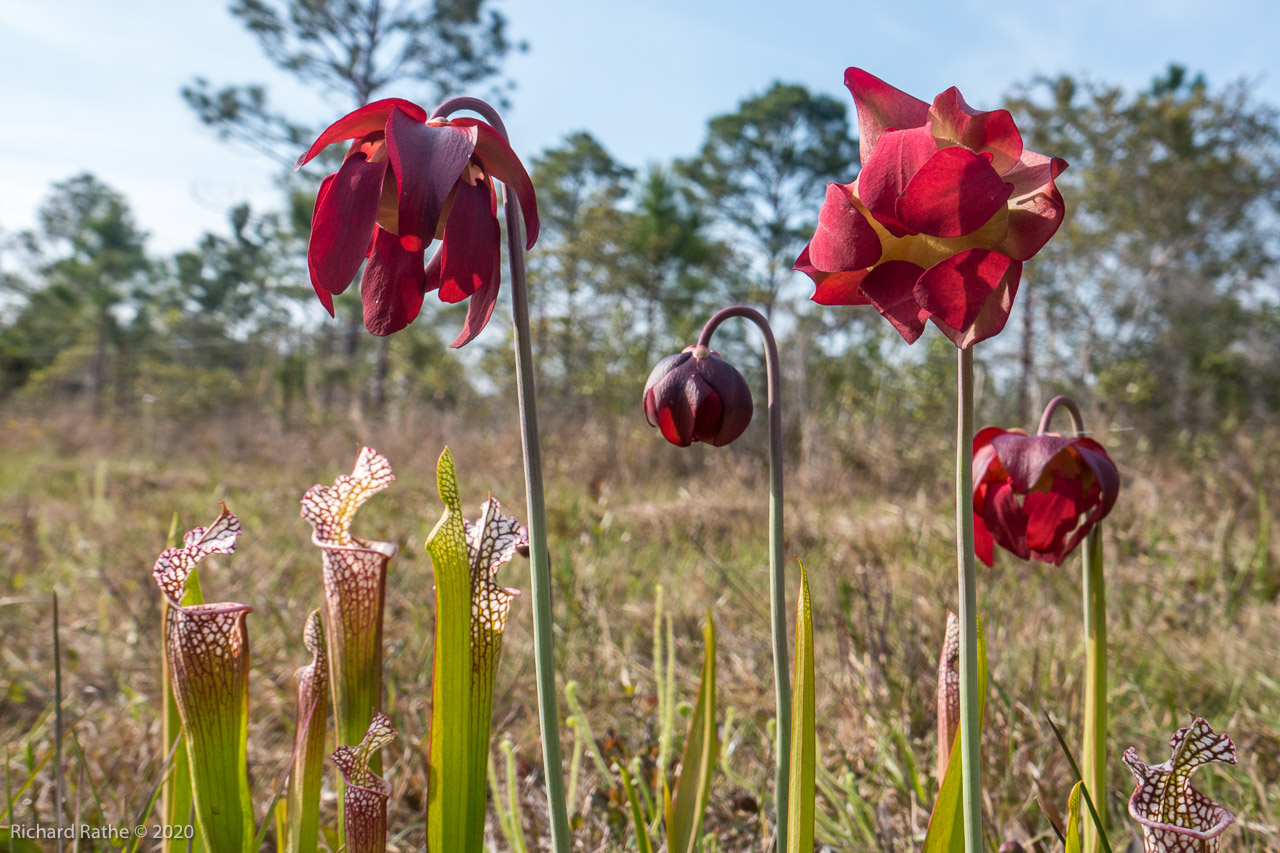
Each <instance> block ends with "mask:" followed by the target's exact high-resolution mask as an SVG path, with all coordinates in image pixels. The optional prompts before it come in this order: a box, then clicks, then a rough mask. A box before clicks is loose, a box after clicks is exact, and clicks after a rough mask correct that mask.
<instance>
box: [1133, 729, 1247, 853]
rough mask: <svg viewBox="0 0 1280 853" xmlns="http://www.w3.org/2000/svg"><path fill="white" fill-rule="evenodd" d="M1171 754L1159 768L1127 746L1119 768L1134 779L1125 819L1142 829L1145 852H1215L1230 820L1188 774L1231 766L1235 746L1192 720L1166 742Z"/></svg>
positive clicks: (1220, 734) (1231, 818)
mask: <svg viewBox="0 0 1280 853" xmlns="http://www.w3.org/2000/svg"><path fill="white" fill-rule="evenodd" d="M1169 748H1170V749H1171V750H1172V751H1173V754H1172V755H1171V756H1170V757H1169V760H1168V761H1166V762H1164V763H1163V764H1144V763H1143V762H1142V761H1140V760H1138V754H1137V751H1136V750H1135V749H1134V748H1133V747H1129V748H1128V749H1126V750H1125V752H1124V756H1123V758H1124V763H1125V764H1127V765H1129V769H1130V770H1131V771H1133V775H1134V776H1135V777H1137V779H1138V787H1136V788H1135V789H1134V791H1133V796H1131V797H1130V798H1129V816H1130V817H1132V818H1133V819H1134V820H1135V821H1137V822H1138V824H1139V825H1140V826H1141V827H1142V846H1143V850H1144V851H1145V853H1217V850H1218V846H1219V844H1220V843H1221V838H1220V836H1221V835H1222V833H1223V831H1224V830H1226V828H1227V827H1228V826H1230V825H1231V822H1232V821H1234V820H1235V816H1234V815H1232V814H1231V812H1229V811H1228V810H1227V809H1226V808H1225V807H1224V806H1222V805H1220V804H1218V803H1215V802H1214V801H1213V800H1211V799H1209V798H1208V797H1206V796H1205V795H1204V794H1202V793H1200V792H1199V791H1197V790H1196V789H1195V788H1193V787H1191V774H1192V773H1194V772H1195V771H1196V768H1198V767H1202V766H1204V765H1205V764H1211V763H1214V762H1219V763H1222V764H1235V763H1236V745H1235V744H1234V743H1233V742H1232V741H1231V738H1230V737H1228V736H1227V734H1226V733H1225V732H1215V731H1214V730H1213V728H1212V727H1210V725H1209V723H1208V722H1207V721H1206V720H1204V719H1202V718H1200V717H1196V718H1195V719H1194V720H1193V721H1192V723H1191V725H1190V726H1187V727H1186V728H1181V729H1178V731H1176V732H1174V735H1173V737H1172V738H1170V739H1169Z"/></svg>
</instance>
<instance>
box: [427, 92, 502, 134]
mask: <svg viewBox="0 0 1280 853" xmlns="http://www.w3.org/2000/svg"><path fill="white" fill-rule="evenodd" d="M460 110H469V111H471V112H473V113H475V114H476V115H478V116H480V117H481V118H483V119H484V120H485V121H487V122H488V123H489V124H491V125H492V126H493V129H494V130H496V131H498V133H500V134H502V138H503V139H506V140H510V139H511V137H510V136H508V135H507V126H506V125H505V124H503V123H502V116H500V115H498V111H497V110H496V109H494V108H493V106H492V105H491V104H490V103H489V102H488V101H482V100H480V99H479V98H472V97H467V96H465V95H464V96H460V97H457V98H449V99H448V100H446V101H444V102H443V103H442V104H440V106H438V107H436V108H435V109H434V110H433V111H432V112H431V116H430V117H429V118H428V119H427V121H436V120H439V119H446V120H447V119H448V118H449V116H451V115H452V114H454V113H456V112H459V111H460Z"/></svg>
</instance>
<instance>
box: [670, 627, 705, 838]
mask: <svg viewBox="0 0 1280 853" xmlns="http://www.w3.org/2000/svg"><path fill="white" fill-rule="evenodd" d="M702 640H703V660H702V681H701V683H700V684H699V685H698V703H697V705H695V706H694V709H693V715H692V716H691V717H690V718H689V733H688V735H686V737H685V741H684V753H683V755H682V758H681V761H680V778H679V779H678V780H677V781H676V792H675V800H674V802H673V804H672V808H671V810H670V823H669V824H668V827H667V832H668V837H667V844H668V848H669V850H670V851H671V853H694V850H695V849H696V848H697V847H698V842H699V841H700V840H701V836H702V817H703V813H704V812H705V811H706V808H707V797H708V796H709V795H710V792H711V773H712V770H713V769H714V766H715V756H716V752H717V749H716V626H715V622H714V621H712V619H711V613H710V611H708V612H707V623H706V625H704V626H703V628H702Z"/></svg>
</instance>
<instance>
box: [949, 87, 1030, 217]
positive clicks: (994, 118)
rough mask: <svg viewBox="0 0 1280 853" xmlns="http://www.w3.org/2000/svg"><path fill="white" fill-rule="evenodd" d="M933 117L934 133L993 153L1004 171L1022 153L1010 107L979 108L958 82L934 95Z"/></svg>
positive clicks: (953, 141) (1009, 167) (970, 147)
mask: <svg viewBox="0 0 1280 853" xmlns="http://www.w3.org/2000/svg"><path fill="white" fill-rule="evenodd" d="M929 121H930V122H931V123H932V124H933V134H934V136H936V137H937V138H938V139H939V140H940V141H945V142H952V143H958V144H960V145H963V146H964V147H965V148H968V149H969V150H970V151H977V152H979V153H984V154H990V155H991V156H992V161H991V165H993V166H995V168H996V171H997V172H999V173H1000V174H1001V175H1003V174H1004V173H1005V172H1007V171H1009V170H1010V169H1012V168H1013V167H1014V165H1016V164H1017V162H1018V158H1020V157H1021V156H1022V134H1021V133H1019V132H1018V126H1017V125H1016V124H1014V121H1013V116H1011V115H1009V111H1008V110H991V111H989V112H987V111H983V110H975V109H974V108H973V107H971V106H969V105H968V104H967V103H965V100H964V96H962V95H961V94H960V90H959V89H957V88H956V87H955V86H952V87H951V88H950V89H948V90H947V91H945V92H943V93H942V94H941V95H939V96H938V97H936V98H934V99H933V106H931V107H930V108H929ZM984 221H985V220H984Z"/></svg>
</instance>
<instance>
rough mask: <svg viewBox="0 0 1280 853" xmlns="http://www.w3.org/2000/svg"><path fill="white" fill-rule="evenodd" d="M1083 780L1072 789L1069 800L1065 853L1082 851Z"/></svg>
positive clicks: (1079, 852)
mask: <svg viewBox="0 0 1280 853" xmlns="http://www.w3.org/2000/svg"><path fill="white" fill-rule="evenodd" d="M1083 785H1084V783H1083V782H1077V783H1076V784H1075V787H1073V788H1072V789H1071V797H1070V799H1068V800H1067V838H1066V841H1065V842H1064V844H1065V846H1066V851H1065V853H1081V846H1080V788H1081V787H1082V786H1083Z"/></svg>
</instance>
